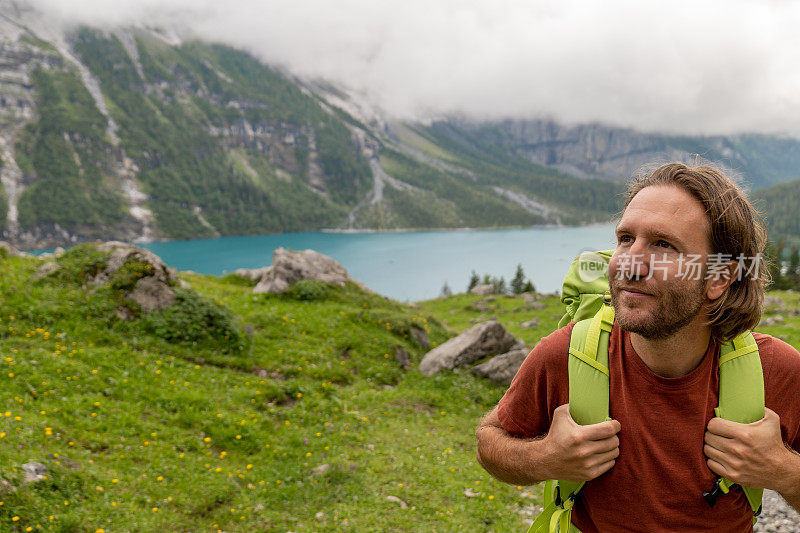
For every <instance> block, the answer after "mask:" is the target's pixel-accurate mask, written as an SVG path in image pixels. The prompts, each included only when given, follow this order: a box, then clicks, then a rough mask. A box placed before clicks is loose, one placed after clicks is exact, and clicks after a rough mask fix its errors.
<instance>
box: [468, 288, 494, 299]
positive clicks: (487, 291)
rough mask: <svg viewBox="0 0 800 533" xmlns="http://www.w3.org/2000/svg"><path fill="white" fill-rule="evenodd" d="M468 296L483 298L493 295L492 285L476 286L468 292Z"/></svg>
mask: <svg viewBox="0 0 800 533" xmlns="http://www.w3.org/2000/svg"><path fill="white" fill-rule="evenodd" d="M469 293H470V294H479V295H481V296H485V295H487V294H494V285H476V286H475V287H472V288H471V289H470V290H469Z"/></svg>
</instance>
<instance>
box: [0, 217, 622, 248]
mask: <svg viewBox="0 0 800 533" xmlns="http://www.w3.org/2000/svg"><path fill="white" fill-rule="evenodd" d="M611 222H612V220H607V221H604V222H592V223H590V224H576V225H570V224H536V225H532V226H494V227H461V228H447V227H445V228H390V229H370V228H320V229H310V230H303V231H288V232H280V233H254V234H249V235H220V236H219V237H194V238H188V239H156V240H151V241H143V240H139V239H134V240H122V242H127V243H129V244H133V245H134V246H141V245H147V244H153V243H164V242H190V241H203V240H209V241H211V240H216V239H225V238H230V237H259V236H274V235H297V234H300V233H323V234H331V235H359V234H364V235H371V234H380V233H386V234H390V233H434V232H442V233H444V232H452V233H462V232H476V231H505V230H529V229H567V228H591V227H596V226H603V225H606V224H610V223H611ZM116 240H120V239H115V238H113V237H111V238H107V239H104V240H102V239H94V240H86V241H79V242H73V243H68V244H67V243H60V244H55V245H54V246H47V247H42V248H21V247H17V245H16V244H14V243H13V242H11V241H6V242H8V243H9V244H11V245H12V246H15V247H17V249H18V250H20V251H24V252H26V253H29V254H32V255H39V254H42V253H47V252H49V251H53V250H55V249H56V248H64V249H69V248H72V247H74V246H77V245H79V244H83V243H86V242H107V241H116Z"/></svg>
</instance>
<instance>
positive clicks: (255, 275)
mask: <svg viewBox="0 0 800 533" xmlns="http://www.w3.org/2000/svg"><path fill="white" fill-rule="evenodd" d="M268 269H269V267H261V268H237V269H236V270H234V271H233V275H234V276H239V277H240V278H244V279H249V280H250V281H255V282H259V281H261V278H263V277H264V274H266V272H267V270H268Z"/></svg>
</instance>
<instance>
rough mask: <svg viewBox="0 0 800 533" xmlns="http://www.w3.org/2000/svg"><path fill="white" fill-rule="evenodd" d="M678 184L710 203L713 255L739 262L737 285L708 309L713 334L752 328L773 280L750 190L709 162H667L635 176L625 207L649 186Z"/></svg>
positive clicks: (728, 336)
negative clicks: (724, 256)
mask: <svg viewBox="0 0 800 533" xmlns="http://www.w3.org/2000/svg"><path fill="white" fill-rule="evenodd" d="M653 185H673V186H678V187H681V188H682V189H684V190H685V191H686V192H688V193H689V194H691V195H692V196H693V197H694V198H696V199H697V200H698V201H699V202H700V203H701V204H702V205H703V207H705V211H706V215H707V216H708V220H709V222H710V227H711V235H709V242H710V244H711V253H712V254H726V255H727V257H726V259H728V258H730V259H732V260H739V259H740V258H743V260H741V261H739V268H740V269H742V272H741V273H739V272H736V271H735V272H734V274H733V283H732V284H731V285H730V287H728V289H727V290H726V291H725V292H724V293H723V294H722V296H720V297H719V298H718V299H717V300H716V301H715V302H714V303H713V305H712V306H711V307H710V309H709V322H708V325H709V326H710V327H711V335H712V336H713V337H714V338H715V339H716V340H718V341H725V340H729V339H731V338H733V337H735V336H737V335H739V334H740V333H743V332H745V331H747V330H750V329H753V328H754V327H755V326H756V325H757V324H758V322H759V320H761V312H762V310H763V305H764V288H765V287H766V286H767V284H768V283H769V281H770V278H769V269H768V268H767V265H766V262H765V260H764V258H763V252H764V246H765V245H766V242H767V230H766V227H765V225H764V219H763V218H762V217H761V215H760V214H759V213H758V211H756V209H755V208H754V207H753V206H752V205H751V204H750V202H749V201H748V199H747V194H746V193H745V192H744V191H743V190H742V189H741V187H739V186H738V185H737V184H736V183H734V182H733V181H731V179H730V178H728V177H727V176H726V175H725V174H723V173H722V172H721V171H719V170H718V169H716V168H714V167H712V166H708V165H696V166H686V165H684V164H681V163H667V164H665V165H662V166H660V167H658V168H657V169H655V170H653V171H652V172H649V173H647V174H643V175H641V176H640V177H637V178H634V179H633V180H632V181H631V182H630V183H629V184H628V191H627V198H626V199H625V207H626V208H627V207H628V204H629V203H630V202H631V200H633V197H634V196H636V194H637V193H638V192H639V191H641V190H642V189H644V188H646V187H651V186H653Z"/></svg>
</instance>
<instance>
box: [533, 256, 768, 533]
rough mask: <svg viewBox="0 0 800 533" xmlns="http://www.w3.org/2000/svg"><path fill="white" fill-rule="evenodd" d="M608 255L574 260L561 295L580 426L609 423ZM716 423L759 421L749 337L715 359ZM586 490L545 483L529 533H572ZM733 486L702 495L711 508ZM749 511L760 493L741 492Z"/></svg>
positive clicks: (572, 398) (756, 371)
mask: <svg viewBox="0 0 800 533" xmlns="http://www.w3.org/2000/svg"><path fill="white" fill-rule="evenodd" d="M612 254H613V250H607V251H601V252H590V253H584V254H581V255H579V256H578V257H577V258H576V259H575V260H574V261H573V262H572V265H571V266H570V269H569V271H568V272H567V275H566V277H565V278H564V285H563V290H562V294H561V301H562V302H563V303H564V305H565V306H566V312H565V314H564V316H563V317H562V318H561V321H560V322H559V327H562V326H565V325H566V324H569V323H570V322H575V326H574V329H573V330H572V335H571V336H570V341H569V361H568V368H569V411H570V415H571V416H572V418H573V420H575V422H576V423H578V424H581V425H588V424H597V423H600V422H603V421H606V420H610V419H611V418H610V417H609V370H608V341H609V337H610V334H611V328H612V326H613V325H614V308H613V307H611V306H610V305H609V304H610V294H609V293H608V277H607V269H608V261H609V259H611V255H612ZM719 376H720V379H719V406H718V407H717V408H716V409H715V413H716V415H717V416H718V417H720V418H725V419H727V420H732V421H734V422H739V423H745V424H747V423H750V422H755V421H757V420H761V419H762V418H764V376H763V372H762V369H761V358H760V356H759V353H758V346H757V345H756V341H755V339H754V338H753V334H752V333H750V332H749V331H748V332H746V333H743V334H741V335H739V336H738V337H735V338H734V339H732V340H730V341H728V342H726V343H724V344H722V346H721V348H720V358H719ZM585 484H586V482H585V481H583V482H576V481H565V480H550V481H547V482H546V483H545V489H544V498H543V507H544V509H543V511H542V512H541V514H539V516H538V517H537V518H536V520H535V521H534V522H533V524H532V525H531V527H530V529H529V530H528V532H529V533H548V532H549V533H556V532H560V533H569V532H573V533H575V532H577V533H580V532H579V531H578V529H577V528H576V527H575V526H573V525H572V521H571V518H572V506H573V505H574V503H575V498H576V497H577V495H578V493H579V492H580V490H581V489H582V488H583V486H584V485H585ZM733 485H734V483H733V482H732V481H731V480H729V479H726V478H724V477H719V478H718V479H717V481H716V482H715V484H714V487H713V489H712V490H711V491H709V492H706V493H703V497H704V498H706V500H707V501H708V503H709V504H710V505H711V506H712V507H713V506H714V504H715V503H716V500H717V498H718V497H719V496H721V495H723V494H727V493H728V491H729V490H730V488H731V487H732V486H733ZM742 490H743V491H744V494H745V496H746V498H747V501H748V503H749V504H750V507H751V509H752V510H753V523H754V524H755V522H756V517H757V516H758V515H759V514H760V513H761V496H762V492H763V490H762V489H754V488H750V487H742Z"/></svg>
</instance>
